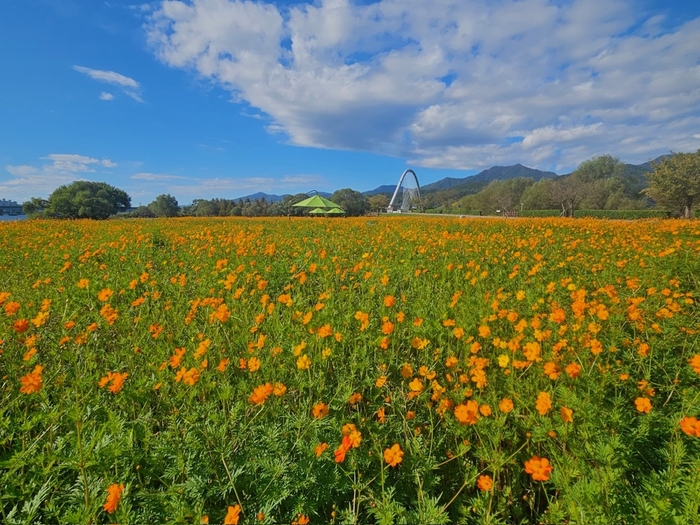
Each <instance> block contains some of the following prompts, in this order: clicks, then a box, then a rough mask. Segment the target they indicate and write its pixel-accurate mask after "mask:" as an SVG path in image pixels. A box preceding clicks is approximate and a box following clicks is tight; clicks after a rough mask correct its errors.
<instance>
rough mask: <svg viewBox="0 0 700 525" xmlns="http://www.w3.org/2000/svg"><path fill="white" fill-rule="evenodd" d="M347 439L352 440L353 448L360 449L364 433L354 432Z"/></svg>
mask: <svg viewBox="0 0 700 525" xmlns="http://www.w3.org/2000/svg"><path fill="white" fill-rule="evenodd" d="M347 437H348V439H350V446H351V447H352V448H359V446H360V444H361V443H362V433H361V432H360V431H359V430H353V431H352V432H350V434H348V436H347Z"/></svg>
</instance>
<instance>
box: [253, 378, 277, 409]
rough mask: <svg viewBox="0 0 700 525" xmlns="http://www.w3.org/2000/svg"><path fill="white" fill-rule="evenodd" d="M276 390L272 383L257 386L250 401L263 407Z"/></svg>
mask: <svg viewBox="0 0 700 525" xmlns="http://www.w3.org/2000/svg"><path fill="white" fill-rule="evenodd" d="M273 390H274V388H273V387H272V385H271V384H270V383H265V384H264V385H259V386H256V387H255V388H254V389H253V393H252V394H251V395H250V397H249V398H248V400H249V401H250V402H251V403H253V404H254V405H262V404H263V403H264V402H265V400H266V399H267V398H268V397H270V395H271V394H272V392H273Z"/></svg>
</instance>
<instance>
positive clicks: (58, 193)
mask: <svg viewBox="0 0 700 525" xmlns="http://www.w3.org/2000/svg"><path fill="white" fill-rule="evenodd" d="M129 206H131V198H130V197H129V196H128V195H127V194H126V192H124V191H123V190H120V189H118V188H115V187H114V186H110V185H109V184H107V183H106V182H91V181H86V180H79V181H75V182H73V183H71V184H68V185H65V186H60V187H59V188H57V189H56V190H55V191H54V192H53V193H52V194H51V195H50V196H49V198H48V200H47V206H46V210H45V214H46V215H47V216H51V217H56V218H62V219H106V218H107V217H109V216H110V215H114V214H115V213H117V212H120V211H126V210H127V209H128V208H129Z"/></svg>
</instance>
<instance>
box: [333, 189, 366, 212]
mask: <svg viewBox="0 0 700 525" xmlns="http://www.w3.org/2000/svg"><path fill="white" fill-rule="evenodd" d="M331 200H332V201H333V202H335V203H336V204H337V205H338V206H340V207H341V208H343V210H345V213H346V214H347V215H348V216H358V215H364V214H365V213H367V211H369V202H368V201H367V197H366V196H365V195H363V194H362V193H360V192H359V191H355V190H353V189H350V188H343V189H342V190H338V191H336V192H335V193H334V194H333V195H332V196H331Z"/></svg>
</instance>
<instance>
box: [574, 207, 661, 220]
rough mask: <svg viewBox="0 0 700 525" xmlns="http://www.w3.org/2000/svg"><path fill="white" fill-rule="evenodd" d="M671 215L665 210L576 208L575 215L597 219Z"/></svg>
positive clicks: (657, 217) (649, 217) (656, 217)
mask: <svg viewBox="0 0 700 525" xmlns="http://www.w3.org/2000/svg"><path fill="white" fill-rule="evenodd" d="M668 216H669V214H668V212H666V211H664V210H658V209H653V210H576V213H575V217H592V218H596V219H625V220H630V221H631V220H636V219H665V218H667V217H668Z"/></svg>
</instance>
